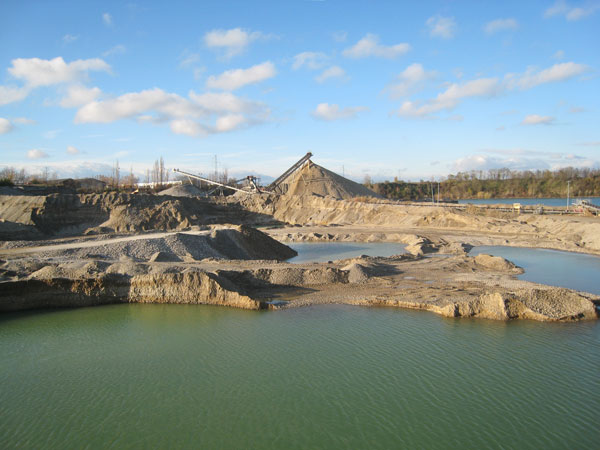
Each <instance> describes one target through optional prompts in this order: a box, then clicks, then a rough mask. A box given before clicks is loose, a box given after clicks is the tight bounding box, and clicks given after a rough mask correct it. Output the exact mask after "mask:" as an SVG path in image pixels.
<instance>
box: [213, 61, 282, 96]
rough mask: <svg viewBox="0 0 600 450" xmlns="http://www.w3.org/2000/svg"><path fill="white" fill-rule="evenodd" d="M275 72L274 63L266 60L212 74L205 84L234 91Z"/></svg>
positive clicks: (271, 76)
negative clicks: (253, 64)
mask: <svg viewBox="0 0 600 450" xmlns="http://www.w3.org/2000/svg"><path fill="white" fill-rule="evenodd" d="M276 73H277V71H276V70H275V65H274V64H273V63H272V62H270V61H266V62H264V63H262V64H257V65H256V66H252V67H250V68H248V69H235V70H228V71H226V72H223V73H222V74H221V75H219V76H214V75H212V76H210V77H208V79H207V80H206V86H207V87H209V88H211V89H223V90H224V91H234V90H236V89H239V88H241V87H242V86H246V85H248V84H255V83H260V82H261V81H264V80H267V79H269V78H273V77H274V76H275V75H276Z"/></svg>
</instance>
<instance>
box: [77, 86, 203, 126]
mask: <svg viewBox="0 0 600 450" xmlns="http://www.w3.org/2000/svg"><path fill="white" fill-rule="evenodd" d="M149 111H152V112H156V113H158V114H160V115H162V116H167V117H180V118H181V117H185V116H194V117H197V116H201V115H202V114H203V112H202V111H201V110H200V109H199V108H197V107H195V106H194V104H193V103H192V102H190V101H189V100H186V99H184V98H183V97H180V96H179V95H177V94H170V93H167V92H164V91H163V90H161V89H158V88H154V89H149V90H145V91H141V92H132V93H128V94H123V95H121V96H120V97H117V98H115V99H110V100H104V101H93V102H90V103H88V104H86V105H85V106H83V107H81V108H80V109H79V110H78V111H77V114H76V115H75V123H110V122H115V121H117V120H121V119H128V118H135V117H136V116H138V115H141V114H143V113H144V112H149Z"/></svg>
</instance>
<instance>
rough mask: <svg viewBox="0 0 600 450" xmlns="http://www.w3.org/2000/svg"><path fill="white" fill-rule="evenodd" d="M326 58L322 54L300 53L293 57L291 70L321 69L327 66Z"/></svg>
mask: <svg viewBox="0 0 600 450" xmlns="http://www.w3.org/2000/svg"><path fill="white" fill-rule="evenodd" d="M328 59H329V58H328V56H327V55H326V54H325V53H322V52H302V53H298V54H297V55H296V56H294V63H293V64H292V69H294V70H298V69H300V68H301V67H307V68H309V69H311V70H317V69H321V68H322V67H324V66H325V64H327V60H328Z"/></svg>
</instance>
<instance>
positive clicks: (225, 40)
mask: <svg viewBox="0 0 600 450" xmlns="http://www.w3.org/2000/svg"><path fill="white" fill-rule="evenodd" d="M261 37H264V35H263V34H262V33H261V32H260V31H253V32H248V31H246V30H242V29H241V28H233V29H231V30H212V31H209V32H207V33H206V34H205V35H204V45H206V46H207V47H208V48H210V49H216V50H219V51H222V52H224V53H223V56H224V57H225V58H231V57H233V56H236V55H239V54H240V53H242V52H243V51H244V50H245V49H246V47H248V45H250V43H251V42H253V41H255V40H257V39H260V38H261Z"/></svg>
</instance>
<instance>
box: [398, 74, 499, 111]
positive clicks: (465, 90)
mask: <svg viewBox="0 0 600 450" xmlns="http://www.w3.org/2000/svg"><path fill="white" fill-rule="evenodd" d="M501 91H502V87H501V85H500V83H499V81H498V79H497V78H479V79H475V80H471V81H467V82H465V83H462V84H458V83H453V84H451V85H450V86H448V88H447V89H446V90H445V91H444V92H442V93H440V94H438V95H437V97H435V98H434V99H431V100H428V101H426V102H424V103H417V102H412V101H405V102H404V103H403V104H402V106H401V107H400V109H399V110H398V111H397V113H398V115H400V116H406V117H428V116H430V115H431V114H434V113H437V112H440V111H443V110H452V109H453V108H455V107H456V106H457V105H458V104H459V103H460V101H461V100H463V99H465V98H469V97H494V96H495V95H498V94H499V93H500V92H501Z"/></svg>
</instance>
